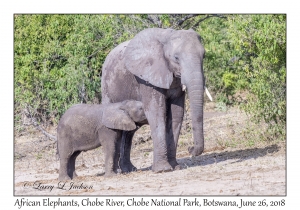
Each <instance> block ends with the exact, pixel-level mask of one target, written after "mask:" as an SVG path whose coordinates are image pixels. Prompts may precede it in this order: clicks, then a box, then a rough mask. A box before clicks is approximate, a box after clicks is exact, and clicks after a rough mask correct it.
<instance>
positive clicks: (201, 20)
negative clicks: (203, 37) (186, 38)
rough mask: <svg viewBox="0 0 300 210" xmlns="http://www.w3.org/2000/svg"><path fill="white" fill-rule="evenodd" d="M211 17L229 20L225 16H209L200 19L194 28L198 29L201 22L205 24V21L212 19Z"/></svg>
mask: <svg viewBox="0 0 300 210" xmlns="http://www.w3.org/2000/svg"><path fill="white" fill-rule="evenodd" d="M211 17H218V18H225V19H227V17H226V16H223V15H218V14H212V15H207V16H206V17H204V18H202V19H200V20H199V21H198V22H197V23H196V24H195V25H193V26H192V28H196V27H198V26H199V25H200V23H201V22H203V21H204V20H206V19H208V18H211Z"/></svg>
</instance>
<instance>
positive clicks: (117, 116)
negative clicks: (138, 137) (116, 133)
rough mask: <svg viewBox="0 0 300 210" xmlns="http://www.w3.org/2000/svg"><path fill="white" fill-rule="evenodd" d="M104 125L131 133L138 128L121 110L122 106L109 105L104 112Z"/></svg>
mask: <svg viewBox="0 0 300 210" xmlns="http://www.w3.org/2000/svg"><path fill="white" fill-rule="evenodd" d="M102 123H103V125H105V126H106V127H108V128H111V129H117V130H124V131H131V130H134V129H135V128H136V125H135V122H134V121H133V120H132V119H131V118H130V117H129V116H128V114H127V113H126V112H125V111H124V110H121V109H120V105H117V106H116V105H113V104H111V105H108V107H107V108H105V109H104V110H103V115H102Z"/></svg>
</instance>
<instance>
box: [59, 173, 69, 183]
mask: <svg viewBox="0 0 300 210" xmlns="http://www.w3.org/2000/svg"><path fill="white" fill-rule="evenodd" d="M58 180H59V181H68V180H71V177H69V176H68V175H61V174H60V175H59V176H58Z"/></svg>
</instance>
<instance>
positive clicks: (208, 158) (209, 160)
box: [177, 145, 280, 168]
mask: <svg viewBox="0 0 300 210" xmlns="http://www.w3.org/2000/svg"><path fill="white" fill-rule="evenodd" d="M279 150H280V147H279V146H278V145H271V146H267V147H264V148H252V149H245V150H236V151H224V152H219V153H218V152H214V153H210V154H203V155H200V156H197V157H184V158H180V159H178V160H177V162H178V163H179V165H180V166H181V167H182V168H190V167H196V166H206V165H211V164H216V163H220V162H223V161H227V160H235V162H243V161H245V160H249V159H256V158H258V157H263V156H266V155H268V154H272V153H276V152H278V151H279Z"/></svg>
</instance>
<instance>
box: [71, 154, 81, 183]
mask: <svg viewBox="0 0 300 210" xmlns="http://www.w3.org/2000/svg"><path fill="white" fill-rule="evenodd" d="M80 153H81V151H76V152H74V153H73V154H72V155H71V157H70V161H69V166H68V175H69V176H70V177H71V178H72V179H74V178H76V177H77V176H78V175H77V174H76V171H75V161H76V158H77V157H78V155H79V154H80Z"/></svg>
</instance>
